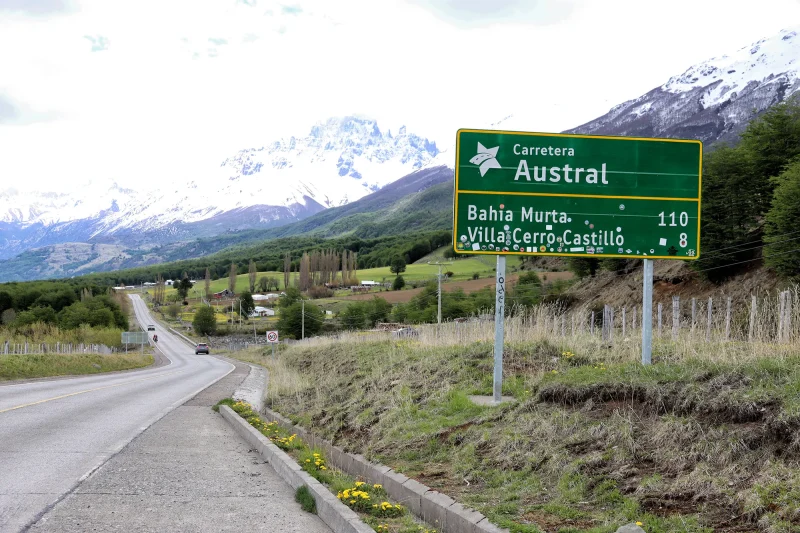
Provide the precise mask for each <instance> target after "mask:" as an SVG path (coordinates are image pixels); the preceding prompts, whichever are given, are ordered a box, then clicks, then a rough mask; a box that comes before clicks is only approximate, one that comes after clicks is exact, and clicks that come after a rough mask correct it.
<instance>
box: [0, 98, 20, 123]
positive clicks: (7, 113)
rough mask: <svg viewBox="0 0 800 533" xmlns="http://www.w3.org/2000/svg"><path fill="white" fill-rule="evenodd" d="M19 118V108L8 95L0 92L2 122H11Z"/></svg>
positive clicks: (0, 118) (0, 116) (0, 121)
mask: <svg viewBox="0 0 800 533" xmlns="http://www.w3.org/2000/svg"><path fill="white" fill-rule="evenodd" d="M17 118H19V110H18V109H17V106H15V105H14V102H12V101H11V99H10V98H8V97H7V96H3V95H2V94H0V124H11V123H13V122H15V121H16V120H17Z"/></svg>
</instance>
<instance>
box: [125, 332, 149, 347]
mask: <svg viewBox="0 0 800 533" xmlns="http://www.w3.org/2000/svg"><path fill="white" fill-rule="evenodd" d="M145 343H147V332H146V331H123V332H122V344H145Z"/></svg>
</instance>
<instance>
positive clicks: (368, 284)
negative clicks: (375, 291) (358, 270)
mask: <svg viewBox="0 0 800 533" xmlns="http://www.w3.org/2000/svg"><path fill="white" fill-rule="evenodd" d="M361 285H363V286H364V287H375V286H377V285H380V282H377V281H362V282H361Z"/></svg>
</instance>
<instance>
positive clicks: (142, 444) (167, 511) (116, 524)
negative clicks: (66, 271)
mask: <svg viewBox="0 0 800 533" xmlns="http://www.w3.org/2000/svg"><path fill="white" fill-rule="evenodd" d="M159 338H161V336H160V335H159ZM235 365H236V369H235V370H234V371H233V372H231V373H230V374H228V375H227V376H225V377H224V378H222V379H221V380H219V381H217V382H216V383H215V384H214V385H212V386H210V387H208V388H207V389H205V390H203V391H202V392H201V393H199V394H198V395H197V396H195V397H194V398H192V399H191V400H189V401H188V402H186V403H185V404H183V405H181V406H180V407H178V408H177V409H175V410H174V411H172V412H171V413H169V414H168V415H167V416H165V417H164V418H162V419H161V420H159V421H158V422H156V423H155V424H153V425H152V426H150V427H149V428H148V429H147V431H144V432H143V433H141V434H140V435H139V436H138V437H136V438H135V439H133V441H131V443H130V444H128V445H127V446H125V448H124V449H123V450H122V451H121V452H120V453H118V454H117V455H115V456H114V457H112V458H111V459H110V460H109V461H108V462H106V463H105V464H104V465H103V466H101V467H100V468H98V469H97V470H95V471H94V472H93V473H92V475H91V476H89V477H88V478H87V479H86V480H85V481H84V482H83V483H81V484H80V485H79V486H78V487H77V488H76V489H75V490H74V491H73V492H71V493H70V494H69V495H68V496H67V497H66V498H64V499H63V500H61V501H60V502H59V503H58V504H57V505H56V506H55V507H54V508H53V509H52V510H50V511H48V512H47V513H46V514H45V515H44V516H42V517H41V518H40V519H39V521H37V522H36V523H35V524H34V525H33V526H32V527H31V528H30V530H29V533H84V532H86V531H103V532H120V533H127V532H129V531H135V532H136V533H163V532H166V531H169V532H173V531H175V532H179V531H180V532H183V531H186V532H191V533H223V532H225V533H228V532H229V533H240V532H245V531H246V532H255V531H263V532H265V533H276V532H281V533H331V530H330V529H329V528H328V527H327V526H326V525H325V524H324V523H323V522H322V520H320V518H319V517H318V516H317V515H315V514H310V513H306V512H304V511H303V510H302V509H300V505H299V504H298V503H297V502H295V501H294V490H292V488H291V487H290V486H289V485H287V484H286V483H285V482H284V481H283V480H282V479H281V478H280V477H279V476H278V474H276V473H275V470H273V469H272V467H271V466H270V465H269V464H266V463H265V461H264V458H263V457H261V455H259V453H258V452H256V451H255V450H253V449H252V448H251V446H250V445H249V444H248V443H247V442H246V441H245V440H244V439H243V438H241V437H240V436H239V435H238V434H237V433H236V432H235V431H234V430H233V428H232V427H231V426H230V425H229V424H228V423H227V422H226V421H225V420H224V419H223V418H222V415H220V414H218V413H215V412H214V411H212V410H211V406H212V405H214V404H215V403H217V402H218V401H219V400H221V399H222V398H228V397H231V396H232V395H233V393H234V391H237V390H240V387H241V386H242V382H243V381H244V379H245V378H246V377H248V375H249V373H250V367H249V365H247V364H244V363H240V362H235Z"/></svg>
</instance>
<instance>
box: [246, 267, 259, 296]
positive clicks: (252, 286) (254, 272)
mask: <svg viewBox="0 0 800 533" xmlns="http://www.w3.org/2000/svg"><path fill="white" fill-rule="evenodd" d="M257 275H258V269H257V268H256V262H255V261H253V260H252V259H251V260H250V267H249V269H248V271H247V276H248V279H249V281H250V294H252V293H254V292H255V291H256V276H257Z"/></svg>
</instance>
